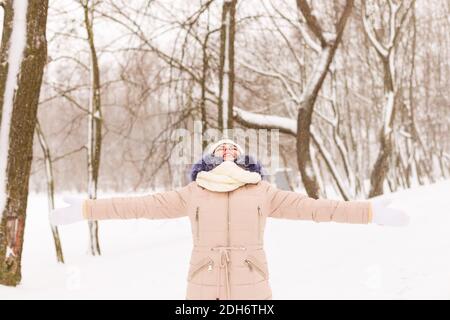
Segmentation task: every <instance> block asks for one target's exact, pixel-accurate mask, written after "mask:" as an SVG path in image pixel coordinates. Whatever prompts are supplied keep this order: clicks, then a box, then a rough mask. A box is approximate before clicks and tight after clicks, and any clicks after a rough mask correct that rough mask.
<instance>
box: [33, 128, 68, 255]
mask: <svg viewBox="0 0 450 320" xmlns="http://www.w3.org/2000/svg"><path fill="white" fill-rule="evenodd" d="M36 134H37V136H38V139H39V144H40V145H41V149H42V153H43V154H44V161H45V176H46V178H47V198H48V211H49V213H50V212H51V210H53V209H54V208H55V183H54V179H53V165H52V158H51V155H50V149H49V147H48V144H47V141H46V140H45V136H44V133H43V132H42V129H41V125H40V124H39V120H38V121H37V122H36ZM50 227H51V229H52V235H53V242H54V244H55V250H56V259H57V261H58V262H60V263H64V255H63V250H62V246H61V240H60V238H59V231H58V227H56V226H53V225H52V226H50Z"/></svg>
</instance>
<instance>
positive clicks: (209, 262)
mask: <svg viewBox="0 0 450 320" xmlns="http://www.w3.org/2000/svg"><path fill="white" fill-rule="evenodd" d="M213 267H214V261H213V259H211V258H209V257H208V258H205V260H202V261H201V262H200V263H199V264H198V265H196V266H195V267H193V269H192V271H191V272H190V273H189V276H188V280H189V281H190V280H192V279H193V278H194V277H195V276H196V275H197V274H198V273H199V272H200V271H202V270H204V269H207V270H208V272H211V271H213Z"/></svg>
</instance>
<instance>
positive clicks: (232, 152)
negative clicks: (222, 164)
mask: <svg viewBox="0 0 450 320" xmlns="http://www.w3.org/2000/svg"><path fill="white" fill-rule="evenodd" d="M214 156H216V157H221V158H223V160H224V161H234V160H235V159H237V157H238V156H239V150H238V148H237V147H236V146H235V145H233V144H228V143H224V144H221V145H220V146H218V147H217V148H216V150H214Z"/></svg>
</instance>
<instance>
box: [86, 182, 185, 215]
mask: <svg viewBox="0 0 450 320" xmlns="http://www.w3.org/2000/svg"><path fill="white" fill-rule="evenodd" d="M190 192H191V184H188V185H186V186H184V187H182V188H178V189H175V190H172V191H166V192H160V193H155V194H149V195H144V196H133V197H114V198H109V199H96V200H90V199H89V200H85V201H84V202H83V205H82V214H83V218H84V219H87V220H106V219H139V218H146V219H171V218H180V217H184V216H187V210H186V204H187V202H188V198H189V195H190Z"/></svg>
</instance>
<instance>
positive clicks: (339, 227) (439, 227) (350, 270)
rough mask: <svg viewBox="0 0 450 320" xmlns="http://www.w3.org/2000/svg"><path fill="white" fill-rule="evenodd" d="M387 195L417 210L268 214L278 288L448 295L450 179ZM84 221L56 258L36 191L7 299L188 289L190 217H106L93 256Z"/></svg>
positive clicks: (1, 290) (309, 295)
mask: <svg viewBox="0 0 450 320" xmlns="http://www.w3.org/2000/svg"><path fill="white" fill-rule="evenodd" d="M389 197H394V198H395V201H394V202H393V203H392V206H394V207H398V208H402V209H404V210H406V211H407V212H408V213H409V214H410V216H411V223H410V225H409V226H408V227H406V228H395V227H379V226H375V225H369V226H365V225H344V224H336V223H321V224H316V223H314V222H304V221H292V220H275V219H270V220H268V225H267V228H266V235H265V246H266V251H267V257H268V262H269V271H270V274H271V285H272V290H273V298H274V299H449V298H450V235H449V231H450V180H447V181H441V182H439V183H436V184H434V185H430V186H423V187H417V188H414V189H411V190H406V191H402V192H398V193H396V194H391V195H389ZM58 200H59V198H58ZM57 204H58V205H61V201H60V200H59V201H58V202H57ZM87 231H88V228H87V225H86V223H79V224H75V225H70V226H65V227H61V228H60V232H61V236H62V243H63V247H64V253H65V258H66V264H65V265H61V264H57V263H56V259H55V257H54V249H53V243H52V238H51V232H50V227H49V225H48V220H47V200H46V197H45V195H31V196H30V199H29V211H28V217H27V226H26V239H25V247H24V253H23V281H22V284H21V285H20V286H19V287H17V288H7V287H3V286H0V299H30V298H41V299H47V298H56V299H95V298H101V299H184V295H185V289H186V276H187V271H188V269H187V268H188V264H189V255H190V250H191V248H192V244H191V233H190V226H189V221H188V219H187V218H182V219H175V220H129V221H104V222H101V226H100V235H101V239H100V242H101V245H102V250H103V256H102V257H96V258H93V257H90V256H88V255H87V238H88V234H87Z"/></svg>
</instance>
